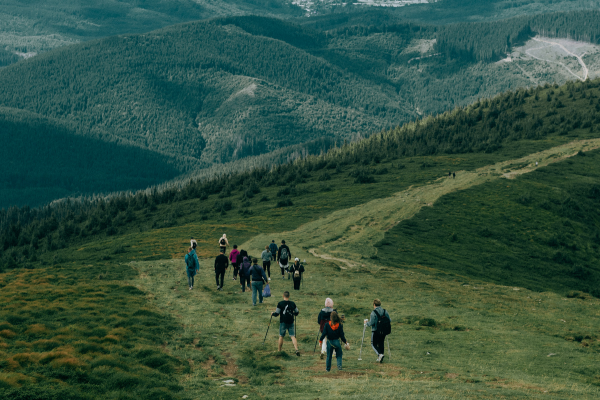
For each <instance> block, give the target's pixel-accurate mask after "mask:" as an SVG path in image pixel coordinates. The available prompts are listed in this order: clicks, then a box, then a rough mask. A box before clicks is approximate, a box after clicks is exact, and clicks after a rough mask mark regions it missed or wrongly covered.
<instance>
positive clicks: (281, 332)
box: [279, 322, 296, 337]
mask: <svg viewBox="0 0 600 400" xmlns="http://www.w3.org/2000/svg"><path fill="white" fill-rule="evenodd" d="M285 331H288V333H289V334H290V337H292V336H296V331H295V329H294V323H293V322H292V323H291V324H286V323H285V322H281V323H280V324H279V336H281V337H284V336H285Z"/></svg>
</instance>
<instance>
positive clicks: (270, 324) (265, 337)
mask: <svg viewBox="0 0 600 400" xmlns="http://www.w3.org/2000/svg"><path fill="white" fill-rule="evenodd" d="M272 319H273V314H271V319H269V325H268V326H267V333H265V338H264V339H263V344H265V341H266V340H267V335H268V334H269V328H270V327H271V320H272Z"/></svg>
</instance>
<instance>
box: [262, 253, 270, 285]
mask: <svg viewBox="0 0 600 400" xmlns="http://www.w3.org/2000/svg"><path fill="white" fill-rule="evenodd" d="M260 258H262V262H263V269H264V270H265V272H266V273H267V275H268V276H269V280H271V249H269V246H266V247H265V249H264V250H263V252H262V253H261V254H260Z"/></svg>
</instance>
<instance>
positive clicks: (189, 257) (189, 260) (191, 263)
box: [185, 253, 196, 269]
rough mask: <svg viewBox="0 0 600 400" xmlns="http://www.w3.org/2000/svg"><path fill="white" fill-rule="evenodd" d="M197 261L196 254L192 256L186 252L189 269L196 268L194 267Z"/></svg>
mask: <svg viewBox="0 0 600 400" xmlns="http://www.w3.org/2000/svg"><path fill="white" fill-rule="evenodd" d="M195 264H196V263H195V262H194V256H192V255H191V254H189V253H188V254H186V255H185V265H186V266H187V268H188V269H194V267H195V266H196V265H195Z"/></svg>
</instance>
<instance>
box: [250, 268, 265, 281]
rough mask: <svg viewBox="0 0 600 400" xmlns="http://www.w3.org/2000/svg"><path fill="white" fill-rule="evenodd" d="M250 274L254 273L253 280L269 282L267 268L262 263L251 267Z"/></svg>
mask: <svg viewBox="0 0 600 400" xmlns="http://www.w3.org/2000/svg"><path fill="white" fill-rule="evenodd" d="M250 274H251V275H252V282H263V283H264V282H268V281H269V280H268V279H267V275H266V274H265V270H264V269H263V267H261V266H260V265H256V264H254V265H253V266H252V267H250Z"/></svg>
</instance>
